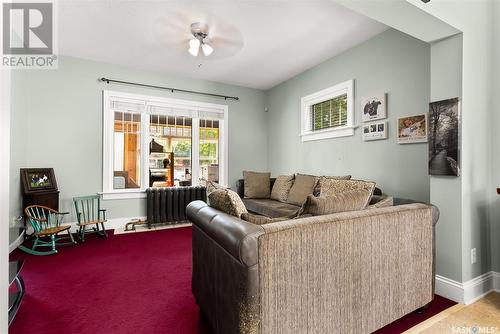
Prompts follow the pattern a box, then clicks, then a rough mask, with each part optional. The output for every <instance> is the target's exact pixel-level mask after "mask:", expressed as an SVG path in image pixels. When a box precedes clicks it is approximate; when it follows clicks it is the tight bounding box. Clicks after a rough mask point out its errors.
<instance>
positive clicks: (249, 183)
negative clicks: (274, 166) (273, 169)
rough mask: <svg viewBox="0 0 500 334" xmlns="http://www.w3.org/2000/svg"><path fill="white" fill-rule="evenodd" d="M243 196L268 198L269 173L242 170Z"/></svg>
mask: <svg viewBox="0 0 500 334" xmlns="http://www.w3.org/2000/svg"><path fill="white" fill-rule="evenodd" d="M243 179H244V180H245V185H244V187H245V198H269V196H270V195H271V173H258V172H249V171H244V172H243Z"/></svg>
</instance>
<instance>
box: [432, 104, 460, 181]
mask: <svg viewBox="0 0 500 334" xmlns="http://www.w3.org/2000/svg"><path fill="white" fill-rule="evenodd" d="M429 120H430V121H429V174H430V175H449V176H459V175H460V135H459V131H460V100H459V98H458V97H456V98H453V99H448V100H442V101H436V102H431V103H430V104H429Z"/></svg>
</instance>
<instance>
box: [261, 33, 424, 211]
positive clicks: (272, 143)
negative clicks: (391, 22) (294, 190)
mask: <svg viewBox="0 0 500 334" xmlns="http://www.w3.org/2000/svg"><path fill="white" fill-rule="evenodd" d="M349 79H354V80H355V111H356V114H355V123H356V124H359V125H361V122H360V118H361V110H362V107H361V105H360V104H361V101H360V100H361V98H362V97H363V96H367V95H370V94H373V93H378V92H387V104H388V119H387V121H388V131H389V136H388V139H386V140H380V141H372V142H363V140H362V137H361V128H358V129H356V131H355V135H354V136H351V137H344V138H335V139H327V140H320V141H312V142H304V143H302V142H301V139H300V137H299V133H300V99H301V97H303V96H305V95H308V94H311V93H314V92H316V91H319V90H321V89H324V88H327V87H330V86H333V85H335V84H338V83H340V82H343V81H345V80H349ZM429 82H430V46H429V45H428V44H427V43H424V42H422V41H419V40H417V39H415V38H412V37H410V36H408V35H405V34H403V33H400V32H398V31H396V30H392V29H390V30H388V31H386V32H384V33H382V34H380V35H378V36H376V37H374V38H372V39H370V40H369V41H367V42H365V43H363V44H360V45H358V46H356V47H354V48H352V49H350V50H348V51H346V52H344V53H342V54H340V55H338V56H336V57H334V58H332V59H330V60H328V61H326V62H324V63H322V64H320V65H317V66H315V67H313V68H311V69H309V70H307V71H305V72H303V73H301V74H300V75H298V76H296V77H294V78H292V79H290V80H288V81H286V82H284V83H282V84H280V85H278V86H276V87H274V88H272V89H271V90H270V92H269V96H268V100H269V103H268V104H269V122H268V127H269V151H268V152H269V156H268V160H269V168H270V170H271V172H272V173H273V174H274V175H278V174H282V173H294V172H302V173H311V174H319V175H321V174H329V175H341V174H352V175H353V177H354V178H361V179H369V180H374V181H376V182H377V184H378V186H379V187H380V188H381V189H382V190H383V191H384V192H385V193H388V194H391V195H394V196H397V197H404V198H412V199H416V200H423V201H428V200H429V176H428V175H427V144H425V143H421V144H407V145H398V144H397V142H396V138H397V137H396V133H397V130H396V121H397V118H398V117H401V116H409V115H415V114H419V113H424V112H427V110H428V103H429Z"/></svg>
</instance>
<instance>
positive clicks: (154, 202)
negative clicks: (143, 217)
mask: <svg viewBox="0 0 500 334" xmlns="http://www.w3.org/2000/svg"><path fill="white" fill-rule="evenodd" d="M146 194H147V216H148V227H151V225H153V224H175V223H177V222H182V221H184V220H186V207H187V205H188V204H189V203H191V202H192V201H196V200H202V201H204V202H206V201H207V188H205V187H171V188H148V189H147V190H146Z"/></svg>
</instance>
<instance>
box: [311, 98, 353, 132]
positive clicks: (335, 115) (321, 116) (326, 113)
mask: <svg viewBox="0 0 500 334" xmlns="http://www.w3.org/2000/svg"><path fill="white" fill-rule="evenodd" d="M311 120H312V122H313V124H312V130H313V131H317V130H322V129H327V128H335V127H340V126H346V125H347V94H343V95H340V96H337V97H335V98H333V99H330V100H327V101H323V102H320V103H316V104H313V105H312V106H311Z"/></svg>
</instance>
